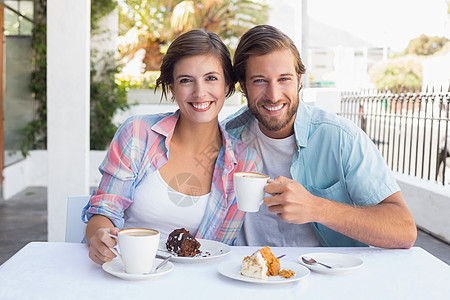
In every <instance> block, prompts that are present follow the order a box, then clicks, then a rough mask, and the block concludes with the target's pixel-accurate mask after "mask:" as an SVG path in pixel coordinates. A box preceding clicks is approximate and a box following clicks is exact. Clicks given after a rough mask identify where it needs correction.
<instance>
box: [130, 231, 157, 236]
mask: <svg viewBox="0 0 450 300" xmlns="http://www.w3.org/2000/svg"><path fill="white" fill-rule="evenodd" d="M127 230H129V231H127ZM122 234H124V235H129V236H152V235H155V234H158V232H157V231H152V230H148V229H144V231H142V230H140V229H125V230H124V231H123V232H122Z"/></svg>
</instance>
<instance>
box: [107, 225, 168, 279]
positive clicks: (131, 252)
mask: <svg viewBox="0 0 450 300" xmlns="http://www.w3.org/2000/svg"><path fill="white" fill-rule="evenodd" d="M110 236H111V237H113V238H116V239H118V242H119V248H120V254H119V253H118V252H117V251H116V250H115V249H113V248H111V250H112V251H113V252H114V254H116V255H117V256H118V257H119V258H120V259H121V260H122V261H123V264H124V266H125V272H127V273H130V274H145V273H149V272H150V271H151V269H152V265H153V261H154V259H155V256H156V251H157V250H158V245H159V232H158V231H157V230H154V229H146V228H129V229H122V230H121V231H119V234H118V235H117V236H114V235H111V234H110Z"/></svg>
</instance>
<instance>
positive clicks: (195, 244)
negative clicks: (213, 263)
mask: <svg viewBox="0 0 450 300" xmlns="http://www.w3.org/2000/svg"><path fill="white" fill-rule="evenodd" d="M166 247H167V250H169V251H170V252H171V253H173V254H175V255H177V256H188V257H189V256H190V257H192V256H196V255H198V254H200V253H201V251H200V249H199V248H200V243H199V241H197V240H196V239H195V237H194V236H193V235H192V234H191V233H190V232H189V231H188V230H186V229H185V228H180V229H175V230H174V231H172V232H171V233H170V234H169V237H168V238H167V242H166Z"/></svg>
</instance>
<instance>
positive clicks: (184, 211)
mask: <svg viewBox="0 0 450 300" xmlns="http://www.w3.org/2000/svg"><path fill="white" fill-rule="evenodd" d="M190 176H191V177H192V175H190V174H180V175H178V176H175V178H174V179H173V180H177V184H180V185H181V184H188V183H189V182H190V180H191V181H192V179H195V178H191V177H190ZM193 185H194V186H195V180H194V184H193ZM193 190H194V193H195V189H193ZM208 198H209V193H208V194H206V195H197V196H189V195H185V194H182V193H179V192H177V191H176V190H174V189H173V188H171V187H170V186H169V185H168V184H167V183H166V182H165V181H164V179H163V178H162V177H161V174H160V173H159V171H155V172H153V173H150V174H148V175H146V177H145V178H144V179H143V180H142V181H141V183H140V184H139V186H138V187H137V188H136V191H135V193H134V202H133V204H131V205H130V207H128V209H127V210H126V211H125V225H124V228H133V227H146V228H152V229H156V230H158V231H159V232H160V234H161V238H167V236H168V235H169V234H170V233H171V232H172V231H173V230H174V229H176V228H181V227H184V228H186V229H187V230H189V231H190V233H191V234H192V235H195V234H196V233H197V230H198V226H199V225H200V222H201V220H202V218H203V215H204V213H205V209H206V204H207V202H208Z"/></svg>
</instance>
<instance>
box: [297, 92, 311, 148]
mask: <svg viewBox="0 0 450 300" xmlns="http://www.w3.org/2000/svg"><path fill="white" fill-rule="evenodd" d="M310 126H311V111H310V109H309V107H308V106H306V104H305V103H303V101H302V100H301V99H300V101H299V104H298V109H297V115H296V116H295V121H294V134H295V141H296V143H297V145H298V146H299V147H306V146H307V144H308V134H309V129H310Z"/></svg>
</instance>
